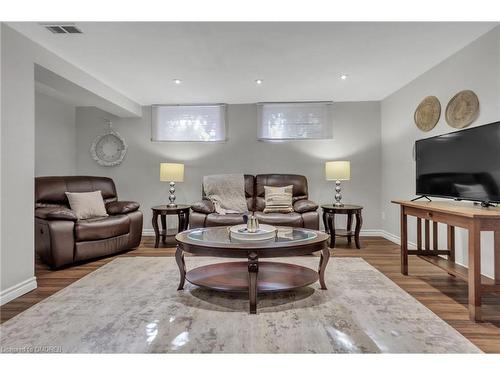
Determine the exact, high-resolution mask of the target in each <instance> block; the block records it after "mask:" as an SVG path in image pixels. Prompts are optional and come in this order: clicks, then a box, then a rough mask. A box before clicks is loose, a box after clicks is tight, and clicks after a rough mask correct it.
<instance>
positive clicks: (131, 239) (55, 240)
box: [35, 176, 142, 268]
mask: <svg viewBox="0 0 500 375" xmlns="http://www.w3.org/2000/svg"><path fill="white" fill-rule="evenodd" d="M96 190H100V191H101V193H102V195H103V198H104V202H105V205H106V211H107V213H108V215H109V216H107V217H99V218H92V219H86V220H78V219H77V217H76V216H75V214H74V212H73V211H71V210H70V209H69V204H68V200H67V198H66V194H65V192H91V191H96ZM141 235H142V212H141V211H139V204H138V203H136V202H125V201H123V202H120V201H118V196H117V194H116V188H115V183H114V182H113V180H112V179H110V178H107V177H91V176H63V177H36V178H35V251H36V252H37V254H38V255H39V256H40V258H41V259H42V260H43V261H44V262H45V263H47V264H48V265H49V266H50V267H52V268H58V267H62V266H66V265H69V264H72V263H75V262H79V261H83V260H88V259H92V258H97V257H101V256H105V255H110V254H114V253H117V252H120V251H123V250H128V249H133V248H135V247H137V246H139V243H140V242H141Z"/></svg>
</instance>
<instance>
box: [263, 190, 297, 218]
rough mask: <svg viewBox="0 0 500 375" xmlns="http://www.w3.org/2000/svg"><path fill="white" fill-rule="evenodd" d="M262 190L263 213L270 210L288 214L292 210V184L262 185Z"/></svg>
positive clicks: (270, 211)
mask: <svg viewBox="0 0 500 375" xmlns="http://www.w3.org/2000/svg"><path fill="white" fill-rule="evenodd" d="M264 192H265V200H266V207H265V208H264V213H265V214H267V213H272V212H277V213H283V214H288V213H290V212H292V211H293V206H292V192H293V185H289V186H283V187H275V186H264Z"/></svg>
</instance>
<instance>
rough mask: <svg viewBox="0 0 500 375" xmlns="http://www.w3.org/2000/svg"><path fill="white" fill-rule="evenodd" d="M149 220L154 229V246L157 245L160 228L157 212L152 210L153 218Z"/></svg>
mask: <svg viewBox="0 0 500 375" xmlns="http://www.w3.org/2000/svg"><path fill="white" fill-rule="evenodd" d="M151 222H152V224H153V229H154V230H155V247H158V245H159V243H160V229H159V228H158V214H157V213H156V212H153V220H152V221H151Z"/></svg>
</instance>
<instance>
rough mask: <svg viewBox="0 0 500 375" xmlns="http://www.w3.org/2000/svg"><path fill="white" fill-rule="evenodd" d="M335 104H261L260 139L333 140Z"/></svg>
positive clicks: (259, 107)
mask: <svg viewBox="0 0 500 375" xmlns="http://www.w3.org/2000/svg"><path fill="white" fill-rule="evenodd" d="M331 107H332V102H292V103H259V104H258V112H259V115H258V118H259V124H258V138H259V139H260V140H265V141H266V140H268V141H283V140H301V139H329V138H332V127H333V126H332V118H331Z"/></svg>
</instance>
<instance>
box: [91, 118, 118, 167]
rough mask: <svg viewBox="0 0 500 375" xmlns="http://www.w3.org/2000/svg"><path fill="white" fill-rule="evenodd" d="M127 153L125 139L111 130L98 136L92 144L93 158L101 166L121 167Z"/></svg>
mask: <svg viewBox="0 0 500 375" xmlns="http://www.w3.org/2000/svg"><path fill="white" fill-rule="evenodd" d="M126 152H127V144H126V143H125V140H124V139H123V137H122V136H121V135H120V134H118V133H117V132H116V131H114V130H113V129H112V128H111V124H110V127H109V130H108V131H107V132H106V133H105V134H103V135H100V136H98V137H97V138H96V139H94V142H92V146H91V148H90V153H91V154H92V158H93V159H94V160H95V161H96V162H97V163H98V164H99V165H102V166H105V167H113V166H115V165H119V164H120V163H121V162H122V160H123V158H124V157H125V153H126Z"/></svg>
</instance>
